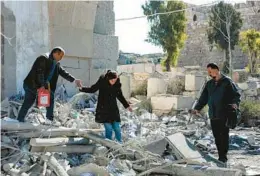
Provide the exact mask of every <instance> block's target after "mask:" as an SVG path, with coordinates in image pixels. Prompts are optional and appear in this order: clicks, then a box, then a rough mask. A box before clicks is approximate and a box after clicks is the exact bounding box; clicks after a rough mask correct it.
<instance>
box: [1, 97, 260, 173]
mask: <svg viewBox="0 0 260 176" xmlns="http://www.w3.org/2000/svg"><path fill="white" fill-rule="evenodd" d="M96 100H97V97H96V95H90V94H85V93H79V94H77V95H75V96H74V97H72V98H71V99H69V101H67V103H56V104H55V106H56V107H55V120H54V123H51V124H49V123H47V122H48V121H47V120H46V118H45V115H44V114H45V112H44V109H38V108H32V109H31V110H30V112H29V114H28V116H27V117H26V123H19V122H17V121H16V120H15V118H16V117H17V112H18V111H19V108H20V107H21V103H20V102H19V101H14V100H13V99H12V100H10V101H9V100H5V102H2V111H6V112H7V113H5V114H4V113H2V114H4V115H3V116H2V118H1V166H2V167H1V168H2V169H1V175H11V176H13V175H17V176H18V175H23V176H26V175H30V176H31V175H57V176H67V175H71V176H83V175H85V176H86V175H88V176H94V175H96V176H97V175H102V176H103V175H104V176H105V175H115V176H127V175H128V176H134V175H140V176H141V175H221V176H222V175H242V174H245V173H246V172H248V170H250V171H252V170H253V169H255V170H254V171H258V172H260V171H259V170H257V169H256V168H246V167H247V166H243V167H241V165H239V166H237V165H235V164H234V163H233V164H232V163H231V165H230V166H229V167H228V168H225V167H226V166H224V165H223V163H220V162H218V161H217V160H216V159H215V158H216V157H215V156H216V147H215V145H214V140H213V136H212V134H211V130H210V128H209V125H208V121H207V120H206V119H205V118H198V119H193V120H191V121H189V119H190V116H189V114H188V112H187V111H185V110H183V111H180V112H179V113H177V114H176V115H174V116H163V117H158V116H157V115H155V114H153V113H149V112H147V111H146V110H144V109H141V110H140V109H139V110H138V111H139V112H138V114H139V115H137V113H130V112H126V111H125V110H124V109H123V107H121V106H120V111H121V119H122V123H121V126H122V134H123V141H124V142H123V144H119V143H117V142H114V141H110V140H106V139H104V129H103V126H102V125H100V124H97V123H95V121H94V114H93V111H94V110H95V106H96ZM130 101H132V102H135V104H134V105H133V106H134V109H138V108H135V107H139V105H140V103H142V102H141V101H138V100H136V99H133V98H132V99H130ZM63 102H64V100H63ZM136 111H137V110H136ZM10 117H12V118H10ZM188 122H189V123H188ZM244 131H245V130H243V129H239V128H238V130H237V131H233V134H232V135H231V144H230V146H231V149H233V150H234V151H237V150H238V149H239V150H241V149H242V148H243V149H244V151H245V152H248V154H251V155H252V154H254V155H258V154H260V147H259V139H260V137H259V133H260V131H259V129H254V130H250V131H251V134H250V135H248V136H247V135H246V136H243V137H241V134H240V133H243V132H244ZM248 131H249V130H247V132H248ZM247 134H249V133H247ZM258 159H259V157H258ZM255 164H256V167H257V163H255ZM218 166H220V167H218ZM253 166H254V165H251V166H250V167H253ZM258 168H259V166H258Z"/></svg>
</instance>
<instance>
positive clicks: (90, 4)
mask: <svg viewBox="0 0 260 176" xmlns="http://www.w3.org/2000/svg"><path fill="white" fill-rule="evenodd" d="M113 5H114V4H113V1H46V2H45V1H33V2H27V1H23V2H20V1H5V2H2V9H1V10H2V14H1V17H2V16H3V17H4V18H3V19H5V20H4V27H3V28H4V31H6V35H7V37H10V38H12V40H10V42H11V43H8V41H4V47H3V49H4V58H3V59H2V60H3V61H4V64H2V68H3V70H4V71H3V72H4V75H5V77H4V78H5V80H4V83H5V87H4V90H3V92H5V93H4V96H10V95H12V94H15V93H18V92H19V91H23V88H22V86H23V80H24V78H25V77H26V75H27V74H28V72H29V71H30V69H31V66H32V64H33V62H34V61H35V59H36V57H37V56H39V55H40V54H42V53H45V52H48V51H50V50H51V49H52V48H53V47H55V46H61V47H63V48H64V49H65V52H66V53H65V58H64V59H63V60H62V61H61V65H62V66H63V67H64V68H65V69H66V70H67V71H68V72H70V73H71V74H72V75H73V76H74V77H76V78H78V79H81V80H83V83H84V85H87V86H89V85H91V84H93V83H94V82H96V81H97V78H98V77H99V76H100V74H102V73H104V72H105V70H106V69H116V65H117V59H118V37H116V36H114V33H115V20H114V19H115V14H114V11H113ZM28 7H30V8H29V9H28ZM10 44H11V45H10ZM2 68H1V69H2ZM10 73H16V74H10ZM61 84H64V85H65V88H66V89H67V92H68V94H69V95H72V94H74V93H76V92H77V89H75V85H74V84H72V83H69V82H67V81H66V80H64V79H63V78H61V77H60V78H59V81H58V86H59V85H61Z"/></svg>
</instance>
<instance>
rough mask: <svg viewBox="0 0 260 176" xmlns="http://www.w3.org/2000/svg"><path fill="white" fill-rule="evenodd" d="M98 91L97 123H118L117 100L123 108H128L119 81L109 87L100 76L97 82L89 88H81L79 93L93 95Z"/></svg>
mask: <svg viewBox="0 0 260 176" xmlns="http://www.w3.org/2000/svg"><path fill="white" fill-rule="evenodd" d="M98 90H99V95H98V103H97V109H96V119H95V121H96V122H97V123H112V122H120V121H121V120H120V113H119V109H118V106H117V100H116V99H118V100H119V101H120V102H121V103H122V104H123V106H124V107H125V108H128V107H129V104H128V102H127V101H126V99H125V97H124V96H123V94H122V90H121V83H120V79H119V78H118V79H117V81H116V83H115V84H114V85H113V86H111V85H110V84H109V81H108V80H107V78H106V76H105V75H101V76H100V77H99V79H98V81H97V82H96V83H95V84H94V85H92V86H91V87H83V88H82V89H81V90H80V91H81V92H86V93H94V92H96V91H98Z"/></svg>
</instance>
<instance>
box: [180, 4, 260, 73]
mask: <svg viewBox="0 0 260 176" xmlns="http://www.w3.org/2000/svg"><path fill="white" fill-rule="evenodd" d="M187 6H188V7H189V8H190V9H189V10H187V12H186V14H187V19H188V22H187V29H186V30H187V31H186V32H187V35H188V38H187V40H186V42H185V46H184V48H183V49H182V51H181V56H180V58H179V63H178V65H179V66H180V67H181V66H190V65H201V66H205V65H206V64H207V63H209V62H216V63H218V64H219V65H222V64H223V60H224V51H221V50H218V49H217V48H216V47H214V48H213V50H212V51H210V49H209V48H210V45H209V44H208V37H207V28H208V13H209V10H210V7H200V8H198V6H196V5H191V4H188V5H187ZM192 7H194V8H192ZM235 8H236V9H237V11H239V12H241V16H242V18H243V26H242V29H241V30H242V31H244V30H247V29H251V28H254V29H256V30H259V29H260V20H259V19H260V13H259V12H258V10H259V9H260V2H258V1H250V2H249V1H247V3H239V4H236V5H235ZM194 15H196V16H197V20H196V21H193V16H194ZM232 54H233V67H234V68H235V69H241V68H244V67H245V66H246V65H247V60H248V59H247V56H246V55H245V54H243V53H242V51H241V50H240V48H239V47H238V46H236V47H235V50H233V52H232Z"/></svg>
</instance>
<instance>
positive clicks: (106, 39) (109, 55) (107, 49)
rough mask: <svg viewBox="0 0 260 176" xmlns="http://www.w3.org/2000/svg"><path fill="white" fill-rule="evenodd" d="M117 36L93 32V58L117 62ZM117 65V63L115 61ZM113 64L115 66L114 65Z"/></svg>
mask: <svg viewBox="0 0 260 176" xmlns="http://www.w3.org/2000/svg"><path fill="white" fill-rule="evenodd" d="M118 54H119V52H118V37H116V36H107V35H100V34H95V33H94V37H93V58H94V59H106V60H109V62H111V61H113V62H117V60H118V57H119V55H118ZM116 65H117V63H116ZM116 65H115V66H116Z"/></svg>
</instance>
